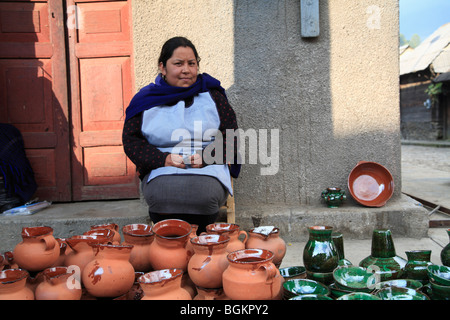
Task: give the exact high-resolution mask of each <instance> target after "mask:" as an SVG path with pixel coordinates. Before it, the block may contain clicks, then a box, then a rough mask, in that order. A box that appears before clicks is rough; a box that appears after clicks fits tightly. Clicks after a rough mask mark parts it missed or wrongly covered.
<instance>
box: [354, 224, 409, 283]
mask: <svg viewBox="0 0 450 320" xmlns="http://www.w3.org/2000/svg"><path fill="white" fill-rule="evenodd" d="M406 263H407V261H406V260H405V259H403V258H402V257H400V256H397V255H396V252H395V246H394V241H393V239H392V234H391V231H390V230H389V229H375V230H374V231H373V234H372V247H371V255H370V256H368V257H366V258H364V259H363V260H361V261H360V263H359V266H360V267H364V268H367V269H369V270H370V271H373V272H375V274H376V275H378V277H379V279H377V281H378V282H380V281H387V280H392V279H398V278H402V277H403V269H404V267H405V266H406Z"/></svg>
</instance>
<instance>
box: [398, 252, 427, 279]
mask: <svg viewBox="0 0 450 320" xmlns="http://www.w3.org/2000/svg"><path fill="white" fill-rule="evenodd" d="M405 253H406V257H407V262H406V265H405V267H404V269H403V277H404V278H406V279H415V280H419V281H420V282H422V284H427V283H428V281H429V280H428V271H427V267H428V266H430V265H432V264H433V263H432V262H431V250H411V251H406V252H405Z"/></svg>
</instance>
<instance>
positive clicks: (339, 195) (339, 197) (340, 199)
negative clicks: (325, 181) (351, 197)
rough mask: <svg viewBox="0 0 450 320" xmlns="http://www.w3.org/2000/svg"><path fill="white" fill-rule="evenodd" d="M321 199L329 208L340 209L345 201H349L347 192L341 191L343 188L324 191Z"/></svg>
mask: <svg viewBox="0 0 450 320" xmlns="http://www.w3.org/2000/svg"><path fill="white" fill-rule="evenodd" d="M321 197H322V199H323V200H324V201H325V203H326V204H327V206H328V208H338V207H339V206H340V205H341V204H342V203H344V201H345V200H347V196H346V195H345V191H344V190H341V188H335V187H332V188H327V189H326V190H323V191H322V194H321Z"/></svg>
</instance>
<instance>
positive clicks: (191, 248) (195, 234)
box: [186, 224, 198, 252]
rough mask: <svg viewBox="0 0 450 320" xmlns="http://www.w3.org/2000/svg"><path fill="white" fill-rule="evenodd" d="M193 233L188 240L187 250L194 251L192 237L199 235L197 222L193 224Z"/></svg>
mask: <svg viewBox="0 0 450 320" xmlns="http://www.w3.org/2000/svg"><path fill="white" fill-rule="evenodd" d="M191 228H192V229H191V234H190V235H189V240H188V242H187V246H186V248H187V250H188V251H190V252H194V248H193V247H192V244H191V239H192V238H195V237H196V236H197V230H198V225H197V224H191Z"/></svg>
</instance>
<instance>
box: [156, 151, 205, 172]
mask: <svg viewBox="0 0 450 320" xmlns="http://www.w3.org/2000/svg"><path fill="white" fill-rule="evenodd" d="M186 164H188V165H190V167H191V168H203V167H204V164H203V160H202V157H201V156H200V155H199V154H198V153H196V154H193V155H192V156H189V157H187V161H186V162H185V161H184V158H183V156H182V155H179V154H173V153H171V154H169V155H168V156H167V157H166V161H165V164H164V165H165V166H166V167H169V166H171V167H176V168H180V169H186Z"/></svg>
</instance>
